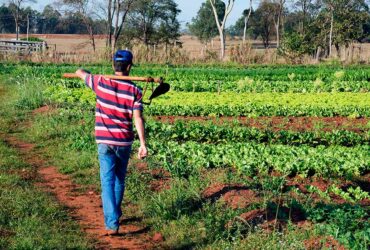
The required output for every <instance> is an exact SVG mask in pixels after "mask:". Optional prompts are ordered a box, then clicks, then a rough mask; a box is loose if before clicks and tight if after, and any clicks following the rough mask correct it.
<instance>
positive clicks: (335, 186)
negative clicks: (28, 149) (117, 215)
mask: <svg viewBox="0 0 370 250" xmlns="http://www.w3.org/2000/svg"><path fill="white" fill-rule="evenodd" d="M76 68H78V66H76V65H57V66H55V65H45V64H44V65H43V64H0V71H1V72H2V82H3V83H4V85H9V86H12V88H13V90H15V91H16V92H17V93H16V96H17V97H16V99H15V101H14V102H13V103H12V105H13V108H14V110H16V112H24V113H25V117H27V119H31V121H32V125H31V127H28V128H23V129H22V133H23V136H24V138H26V139H27V140H29V141H30V142H32V143H36V144H37V145H38V146H39V147H40V148H42V149H43V151H44V152H46V153H45V155H46V157H48V159H49V161H50V163H51V164H55V165H57V166H59V170H60V172H62V173H64V174H68V175H70V176H71V177H72V179H73V180H74V182H75V183H77V184H79V185H81V186H82V187H86V186H89V187H91V186H93V187H95V189H96V190H97V192H99V179H98V163H97V160H96V145H95V142H94V136H93V133H92V131H93V130H94V114H95V96H94V94H93V93H92V92H91V90H89V89H88V88H86V87H85V85H84V83H83V82H81V81H79V80H73V79H62V78H61V75H62V73H65V72H74V71H75V70H76ZM85 68H86V69H89V70H91V71H92V73H101V74H110V73H111V68H110V67H109V66H106V65H90V66H86V67H85ZM131 74H132V75H134V76H136V75H138V76H153V77H157V76H163V77H164V78H165V80H166V82H168V83H169V84H171V91H170V92H169V93H167V94H166V95H163V96H161V97H159V98H158V99H154V100H153V103H152V105H150V106H145V108H144V114H145V117H146V135H147V141H148V149H149V155H150V156H149V157H148V159H146V160H145V161H144V162H142V161H138V160H136V159H134V158H135V155H134V154H133V156H132V160H131V163H130V170H129V174H128V176H127V185H128V186H127V191H126V198H125V205H124V213H126V214H129V215H132V216H136V217H140V218H142V220H143V221H144V222H145V224H146V225H148V227H149V228H150V229H149V230H150V232H149V233H152V234H153V233H159V234H160V235H161V236H163V239H162V240H161V242H160V243H158V246H160V248H161V247H163V248H169V249H174V248H176V249H340V248H341V247H343V248H344V249H368V248H369V244H370V222H369V218H370V217H369V212H370V209H369V205H370V196H369V190H370V189H369V187H370V143H369V142H370V118H369V117H370V92H369V91H370V67H369V66H365V65H364V66H361V65H358V66H348V67H343V66H335V65H327V66H326V65H320V66H252V67H248V68H237V67H234V66H230V67H226V66H224V67H221V66H214V67H206V66H193V67H180V66H178V67H174V66H171V65H164V66H163V65H138V66H136V67H134V68H133V72H132V73H131ZM139 85H140V86H141V87H144V86H143V85H142V84H141V83H140V84H139ZM149 94H150V93H147V96H146V97H145V98H144V99H147V97H148V96H149ZM45 105H46V106H47V108H45ZM40 107H44V109H46V112H36V113H35V112H34V110H38V109H39V108H40ZM31 111H32V112H33V113H32V112H31ZM31 113H32V114H33V115H31ZM9 119H10V118H9ZM137 146H138V144H136V143H135V144H134V148H135V147H137ZM126 205H127V206H126ZM0 221H1V220H0ZM0 229H1V226H0ZM0 232H1V231H0ZM0 248H1V245H0Z"/></svg>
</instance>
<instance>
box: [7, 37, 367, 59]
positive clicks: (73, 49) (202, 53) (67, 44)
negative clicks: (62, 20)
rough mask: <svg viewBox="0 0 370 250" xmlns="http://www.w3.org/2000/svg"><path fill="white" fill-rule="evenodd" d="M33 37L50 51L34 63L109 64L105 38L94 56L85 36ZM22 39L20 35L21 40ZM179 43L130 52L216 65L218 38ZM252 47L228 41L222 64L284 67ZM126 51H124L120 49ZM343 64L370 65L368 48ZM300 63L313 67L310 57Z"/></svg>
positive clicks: (356, 48)
mask: <svg viewBox="0 0 370 250" xmlns="http://www.w3.org/2000/svg"><path fill="white" fill-rule="evenodd" d="M32 36H33V37H38V38H41V39H44V40H45V41H46V42H47V43H48V46H49V47H50V49H49V51H48V52H47V53H42V54H37V55H35V54H34V55H32V57H29V58H24V57H23V58H22V60H24V59H30V60H32V61H36V62H40V61H42V62H71V63H80V62H101V61H106V60H109V58H110V55H109V53H107V50H106V47H105V41H106V38H105V36H104V35H97V36H96V37H95V42H96V52H93V49H92V46H91V43H90V40H89V37H88V35H70V34H32ZM14 37H15V35H14V34H0V39H14ZM23 37H25V35H21V38H23ZM180 42H181V45H180V44H179V43H178V44H176V45H175V46H171V48H170V49H167V50H166V49H165V48H164V47H154V46H149V47H146V46H141V45H139V46H134V47H133V48H131V49H132V50H133V52H134V54H135V57H136V62H155V63H167V62H171V63H181V64H184V63H193V62H218V55H219V49H220V43H219V40H218V38H215V39H213V41H212V42H210V43H209V44H207V45H204V44H202V43H200V42H199V41H198V40H197V39H196V38H195V37H192V36H188V35H184V36H182V37H181V38H180ZM252 43H261V41H249V43H247V44H246V45H243V44H242V41H241V39H240V38H238V37H235V38H230V37H228V38H227V48H226V58H225V61H231V62H236V63H241V64H251V63H258V64H264V63H287V61H286V60H284V58H282V57H279V56H277V53H276V49H267V50H265V49H252V48H251V44H252ZM123 49H125V48H123ZM341 54H342V58H341V59H342V61H346V62H349V63H353V62H362V63H370V44H354V45H353V48H352V46H351V47H350V49H349V50H348V53H347V55H346V57H345V56H344V53H343V52H342V53H341ZM16 58H17V57H16V56H14V55H13V56H7V57H5V58H4V57H3V59H6V60H14V59H16ZM303 63H315V61H314V60H313V59H311V58H309V57H307V58H305V60H304V62H303Z"/></svg>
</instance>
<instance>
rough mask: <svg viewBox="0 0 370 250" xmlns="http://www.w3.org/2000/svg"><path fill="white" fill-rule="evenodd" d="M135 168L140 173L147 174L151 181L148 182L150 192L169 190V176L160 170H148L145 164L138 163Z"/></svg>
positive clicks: (166, 172)
mask: <svg viewBox="0 0 370 250" xmlns="http://www.w3.org/2000/svg"><path fill="white" fill-rule="evenodd" d="M135 168H136V169H137V170H139V171H140V172H141V173H144V174H149V175H150V176H151V177H152V178H153V179H152V180H151V181H150V183H149V186H150V190H151V191H155V192H160V191H162V190H165V189H169V188H170V182H171V174H170V173H169V172H168V171H166V170H164V169H162V168H158V169H149V168H148V164H147V163H145V162H138V163H136V164H135Z"/></svg>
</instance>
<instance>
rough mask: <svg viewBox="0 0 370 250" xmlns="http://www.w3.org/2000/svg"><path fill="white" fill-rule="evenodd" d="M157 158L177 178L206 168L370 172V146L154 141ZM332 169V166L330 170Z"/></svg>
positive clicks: (253, 171)
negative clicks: (369, 153) (313, 146)
mask: <svg viewBox="0 0 370 250" xmlns="http://www.w3.org/2000/svg"><path fill="white" fill-rule="evenodd" d="M149 148H150V149H151V151H152V152H151V154H152V155H153V157H154V158H155V159H156V160H158V161H159V162H161V163H162V164H163V167H164V168H165V169H167V170H168V171H169V172H171V174H172V175H173V176H177V177H188V176H191V175H194V174H196V173H198V172H199V170H200V169H202V168H226V167H232V168H235V169H237V170H238V171H240V172H242V173H244V174H247V175H249V176H253V175H255V174H256V173H269V172H270V171H272V170H274V171H278V172H281V173H283V174H286V175H293V176H294V175H301V176H305V177H307V176H311V175H316V176H325V177H330V176H346V177H351V176H360V175H361V174H363V173H365V172H366V171H368V170H369V167H370V166H369V162H370V159H369V155H368V154H367V152H368V150H369V146H358V147H353V148H346V147H340V146H330V147H324V146H318V147H316V148H312V147H309V146H304V145H300V146H285V145H264V144H255V143H222V144H217V145H213V144H207V143H196V142H192V141H187V142H185V143H178V142H173V141H159V140H156V141H150V142H149ZM328 166H330V167H328Z"/></svg>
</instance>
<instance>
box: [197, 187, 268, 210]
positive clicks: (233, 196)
mask: <svg viewBox="0 0 370 250" xmlns="http://www.w3.org/2000/svg"><path fill="white" fill-rule="evenodd" d="M202 198H203V199H204V200H211V201H212V202H215V201H217V200H220V201H222V202H224V203H225V204H226V205H227V206H228V207H231V208H233V209H238V208H247V207H248V206H250V205H252V204H253V203H257V202H259V201H261V198H260V197H258V195H257V194H256V193H255V192H254V191H252V190H250V189H249V188H248V187H246V186H244V185H241V184H235V185H228V184H215V185H212V186H210V187H208V188H206V189H205V190H204V191H203V192H202Z"/></svg>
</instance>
